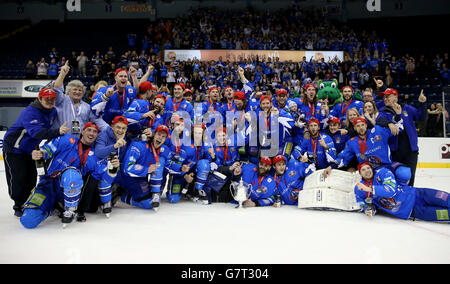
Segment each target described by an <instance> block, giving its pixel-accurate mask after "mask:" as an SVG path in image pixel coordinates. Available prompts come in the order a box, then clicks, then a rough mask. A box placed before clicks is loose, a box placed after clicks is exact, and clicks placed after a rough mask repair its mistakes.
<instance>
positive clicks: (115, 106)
mask: <svg viewBox="0 0 450 284" xmlns="http://www.w3.org/2000/svg"><path fill="white" fill-rule="evenodd" d="M110 87H112V86H107V87H103V88H100V89H98V91H97V92H96V93H95V96H94V98H93V99H92V101H91V110H92V111H93V112H94V114H95V115H96V116H97V117H102V118H103V120H104V121H105V122H106V123H108V124H111V122H112V120H113V119H114V117H116V116H118V115H123V113H124V112H125V111H126V110H127V109H128V107H129V106H130V104H131V103H132V102H133V100H134V99H136V90H135V89H134V88H133V87H131V86H126V87H125V91H124V94H122V95H120V96H119V93H118V92H117V89H116V87H114V88H115V91H116V93H114V94H113V95H112V96H111V97H110V98H109V99H108V100H105V98H104V95H105V94H106V91H107V90H108V88H110Z"/></svg>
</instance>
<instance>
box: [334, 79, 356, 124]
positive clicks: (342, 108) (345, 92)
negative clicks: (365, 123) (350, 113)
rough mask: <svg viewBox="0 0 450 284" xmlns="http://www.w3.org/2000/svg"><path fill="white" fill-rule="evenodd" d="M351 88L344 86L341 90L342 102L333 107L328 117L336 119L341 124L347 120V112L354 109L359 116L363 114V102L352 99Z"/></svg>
mask: <svg viewBox="0 0 450 284" xmlns="http://www.w3.org/2000/svg"><path fill="white" fill-rule="evenodd" d="M353 93H354V91H353V88H352V87H351V86H345V87H343V88H342V97H343V98H344V101H343V102H342V103H339V104H337V105H335V106H334V107H333V109H332V110H331V112H330V115H332V116H334V117H338V118H339V119H340V120H341V123H342V122H343V121H344V120H346V118H347V110H348V109H351V108H356V109H357V110H358V112H359V113H360V114H362V113H363V105H364V104H363V102H362V101H358V100H354V99H353Z"/></svg>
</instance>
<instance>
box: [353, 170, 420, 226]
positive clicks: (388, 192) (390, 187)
mask: <svg viewBox="0 0 450 284" xmlns="http://www.w3.org/2000/svg"><path fill="white" fill-rule="evenodd" d="M372 182H373V184H372V185H373V187H374V191H373V192H372V196H371V197H372V199H373V201H372V202H373V204H374V205H375V208H377V209H378V208H379V209H381V210H383V211H385V212H387V213H389V214H391V215H394V216H396V217H398V218H401V219H408V218H409V217H410V216H411V212H412V210H413V208H414V204H415V189H414V188H413V187H409V186H404V187H401V186H398V185H397V182H396V180H395V177H394V174H393V173H392V172H391V171H390V170H388V169H386V168H381V169H378V170H375V171H374V178H373V180H372ZM361 183H365V184H366V185H367V186H369V185H370V184H369V183H368V182H364V180H362V181H361ZM355 195H356V202H358V203H359V204H360V205H361V207H362V209H363V210H365V209H366V205H367V204H366V203H365V199H366V198H367V194H366V192H365V191H361V190H358V188H357V187H356V186H355Z"/></svg>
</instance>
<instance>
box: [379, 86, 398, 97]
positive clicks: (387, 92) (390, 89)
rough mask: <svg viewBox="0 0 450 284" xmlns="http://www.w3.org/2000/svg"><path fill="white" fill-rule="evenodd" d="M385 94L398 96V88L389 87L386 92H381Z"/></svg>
mask: <svg viewBox="0 0 450 284" xmlns="http://www.w3.org/2000/svg"><path fill="white" fill-rule="evenodd" d="M380 94H382V95H383V96H389V95H396V96H397V97H398V92H397V90H396V89H392V88H387V89H386V90H385V91H384V92H381V93H380Z"/></svg>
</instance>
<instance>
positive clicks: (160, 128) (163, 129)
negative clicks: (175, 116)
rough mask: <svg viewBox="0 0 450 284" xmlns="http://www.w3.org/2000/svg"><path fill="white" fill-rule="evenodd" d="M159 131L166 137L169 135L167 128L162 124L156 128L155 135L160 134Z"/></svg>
mask: <svg viewBox="0 0 450 284" xmlns="http://www.w3.org/2000/svg"><path fill="white" fill-rule="evenodd" d="M160 131H164V132H166V134H167V135H169V128H168V127H167V126H165V125H164V124H161V125H159V126H158V127H156V129H155V133H156V132H160Z"/></svg>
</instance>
